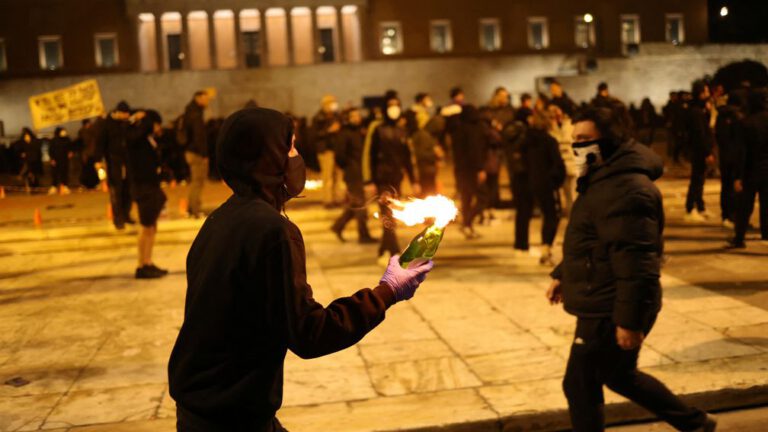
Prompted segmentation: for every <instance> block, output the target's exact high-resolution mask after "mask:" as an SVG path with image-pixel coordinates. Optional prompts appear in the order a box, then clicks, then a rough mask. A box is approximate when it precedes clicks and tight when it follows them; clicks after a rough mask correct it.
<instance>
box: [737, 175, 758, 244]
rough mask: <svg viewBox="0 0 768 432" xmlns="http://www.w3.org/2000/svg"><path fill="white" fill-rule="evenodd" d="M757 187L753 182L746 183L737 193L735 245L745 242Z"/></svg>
mask: <svg viewBox="0 0 768 432" xmlns="http://www.w3.org/2000/svg"><path fill="white" fill-rule="evenodd" d="M755 193H756V188H755V187H754V185H753V184H752V183H751V182H745V183H744V189H743V190H742V191H741V192H740V193H738V194H737V195H736V205H737V207H736V221H735V223H734V225H735V230H734V231H735V234H734V237H733V244H734V245H742V244H744V239H745V238H746V237H747V229H748V228H749V220H750V219H751V218H752V212H753V211H754V208H755Z"/></svg>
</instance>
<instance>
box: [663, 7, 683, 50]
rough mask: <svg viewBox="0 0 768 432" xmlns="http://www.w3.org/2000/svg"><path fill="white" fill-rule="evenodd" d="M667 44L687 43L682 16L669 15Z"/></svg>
mask: <svg viewBox="0 0 768 432" xmlns="http://www.w3.org/2000/svg"><path fill="white" fill-rule="evenodd" d="M667 42H671V43H672V45H680V44H681V43H683V42H685V23H684V21H683V15H682V14H667Z"/></svg>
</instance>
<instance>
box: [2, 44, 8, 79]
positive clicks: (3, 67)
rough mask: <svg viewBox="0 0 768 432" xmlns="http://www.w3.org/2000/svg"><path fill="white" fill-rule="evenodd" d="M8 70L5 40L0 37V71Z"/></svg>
mask: <svg viewBox="0 0 768 432" xmlns="http://www.w3.org/2000/svg"><path fill="white" fill-rule="evenodd" d="M7 70H8V60H7V58H6V56H5V40H4V39H0V72H5V71H7Z"/></svg>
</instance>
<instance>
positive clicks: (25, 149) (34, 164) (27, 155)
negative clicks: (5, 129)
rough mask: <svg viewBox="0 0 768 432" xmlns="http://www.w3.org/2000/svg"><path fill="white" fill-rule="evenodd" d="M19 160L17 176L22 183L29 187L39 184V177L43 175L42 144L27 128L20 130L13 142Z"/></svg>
mask: <svg viewBox="0 0 768 432" xmlns="http://www.w3.org/2000/svg"><path fill="white" fill-rule="evenodd" d="M12 148H13V149H14V151H15V153H16V155H17V157H18V159H19V161H20V166H19V171H18V172H19V177H21V179H22V180H23V181H24V184H25V185H26V186H27V187H28V188H30V187H38V186H40V177H42V175H43V144H42V142H40V139H39V138H38V137H37V135H35V133H34V132H32V130H31V129H29V128H26V127H25V128H24V129H22V131H21V138H19V140H18V141H16V142H15V143H13V145H12Z"/></svg>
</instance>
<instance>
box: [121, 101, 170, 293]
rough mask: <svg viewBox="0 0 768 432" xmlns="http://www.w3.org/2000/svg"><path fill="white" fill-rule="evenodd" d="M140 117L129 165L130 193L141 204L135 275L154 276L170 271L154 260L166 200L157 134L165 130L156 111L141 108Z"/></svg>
mask: <svg viewBox="0 0 768 432" xmlns="http://www.w3.org/2000/svg"><path fill="white" fill-rule="evenodd" d="M134 118H135V119H136V121H137V124H136V125H135V126H131V128H130V130H129V134H128V136H129V141H128V148H127V154H128V169H129V171H130V173H131V176H130V184H131V187H130V189H131V196H132V198H133V200H134V201H136V206H137V207H138V208H139V224H140V225H141V228H140V229H139V240H138V249H139V265H138V267H137V268H136V279H154V278H159V277H163V276H165V275H166V274H168V271H167V270H164V269H161V268H159V267H157V266H156V265H155V264H154V262H153V261H152V248H153V247H154V245H155V236H156V235H157V219H158V218H159V217H160V212H161V211H162V210H163V206H164V205H165V202H166V197H165V193H163V190H162V189H161V188H160V155H159V154H158V152H159V150H160V146H159V145H158V143H157V141H156V138H158V137H160V136H161V135H162V134H163V119H162V118H161V117H160V114H158V113H157V111H152V110H148V111H138V112H137V113H136V114H135V117H134Z"/></svg>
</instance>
